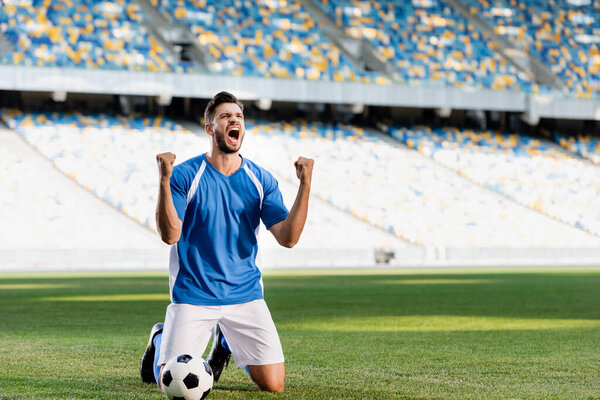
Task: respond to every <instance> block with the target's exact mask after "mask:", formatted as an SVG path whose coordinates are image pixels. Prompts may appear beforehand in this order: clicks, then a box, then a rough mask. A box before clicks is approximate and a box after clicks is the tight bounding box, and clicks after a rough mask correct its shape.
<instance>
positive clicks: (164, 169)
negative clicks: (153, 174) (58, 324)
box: [156, 152, 175, 179]
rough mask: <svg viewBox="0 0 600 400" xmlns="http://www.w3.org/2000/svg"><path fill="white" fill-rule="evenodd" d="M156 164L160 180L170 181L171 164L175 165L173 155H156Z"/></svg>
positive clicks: (167, 153)
mask: <svg viewBox="0 0 600 400" xmlns="http://www.w3.org/2000/svg"><path fill="white" fill-rule="evenodd" d="M156 163H157V164H158V173H159V175H160V178H161V179H171V174H172V173H173V164H174V163H175V154H173V153H169V152H166V153H161V154H157V155H156Z"/></svg>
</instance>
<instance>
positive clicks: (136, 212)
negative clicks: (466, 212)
mask: <svg viewBox="0 0 600 400" xmlns="http://www.w3.org/2000/svg"><path fill="white" fill-rule="evenodd" d="M1 118H2V120H3V121H4V122H5V123H6V124H7V125H8V126H9V127H10V128H11V129H13V130H15V131H16V132H18V133H19V134H20V135H21V136H22V137H23V138H24V139H25V140H26V141H27V142H29V143H30V144H31V145H32V146H34V147H35V148H36V149H37V150H38V151H40V152H41V153H42V154H43V155H45V156H46V157H47V158H48V159H50V160H51V161H52V162H53V163H54V165H55V166H56V167H57V168H58V169H59V170H60V171H62V172H63V173H64V174H66V175H67V176H70V177H71V178H73V179H74V180H76V181H77V182H79V183H80V184H81V185H83V186H84V187H85V188H87V189H88V190H90V191H91V192H93V193H95V194H96V195H97V196H98V197H100V198H102V199H104V200H105V201H107V202H108V203H109V204H112V205H113V206H114V207H116V208H117V209H119V210H121V211H122V212H124V213H125V214H127V215H128V216H130V217H131V218H133V219H135V220H136V221H138V222H140V223H142V224H144V225H146V226H148V227H150V228H151V229H155V227H156V224H155V221H154V212H155V207H156V197H157V194H158V191H157V170H156V161H155V155H156V154H158V153H160V152H164V151H172V152H174V153H175V154H176V155H177V162H181V161H184V160H186V159H188V158H191V157H193V156H196V155H198V154H201V153H203V152H205V151H206V150H208V149H209V142H208V136H207V135H206V134H201V135H197V134H192V133H191V132H190V131H189V130H187V129H185V128H183V127H182V126H181V125H179V124H176V123H175V122H173V121H171V120H168V119H164V118H160V117H152V118H151V117H131V118H127V117H124V116H114V115H102V114H96V115H81V114H77V113H73V114H65V113H23V112H20V111H16V110H3V111H2V112H1ZM252 141H253V139H248V140H246V143H252ZM246 143H245V144H244V146H245V145H246ZM244 154H249V157H250V158H254V157H255V156H258V154H255V153H254V152H252V151H250V150H248V153H246V152H244ZM286 168H287V169H289V170H290V171H291V172H293V171H294V167H293V165H292V164H291V163H289V164H287V165H286ZM281 188H282V193H283V196H284V200H285V201H286V204H287V205H288V207H291V205H292V204H293V200H294V198H295V194H296V193H295V192H296V190H297V180H294V181H293V182H285V181H282V182H281ZM306 230H307V234H306V235H303V238H302V241H301V243H299V245H298V247H299V248H320V249H327V248H345V249H349V248H371V249H372V248H375V247H383V248H390V247H392V248H400V247H405V246H406V245H407V244H406V243H405V242H404V241H402V240H401V239H399V238H397V237H394V236H393V235H391V234H389V233H386V232H383V231H381V230H379V229H377V228H375V227H372V226H369V225H368V224H365V223H364V222H361V221H359V220H357V219H355V218H352V217H350V216H348V215H347V214H346V213H345V212H343V211H340V210H336V209H335V208H333V207H332V206H328V205H326V204H324V203H323V202H319V201H318V200H316V201H315V202H313V203H312V204H311V212H310V215H309V220H308V223H307V227H306ZM262 236H266V238H264V240H263V242H264V243H265V245H266V246H267V247H278V245H277V244H276V243H275V242H274V240H273V239H272V238H270V237H269V236H270V235H262Z"/></svg>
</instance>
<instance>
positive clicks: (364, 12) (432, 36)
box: [318, 0, 532, 91]
mask: <svg viewBox="0 0 600 400" xmlns="http://www.w3.org/2000/svg"><path fill="white" fill-rule="evenodd" d="M318 3H319V4H320V5H321V6H322V8H323V9H324V10H325V11H326V12H327V13H328V14H329V16H330V17H331V18H332V19H333V20H334V21H335V22H336V23H337V24H338V26H340V27H342V28H344V29H345V31H346V34H347V35H348V36H351V37H354V38H364V39H366V40H368V41H369V42H370V43H371V44H372V45H373V47H374V48H375V49H376V51H377V52H378V53H379V55H380V56H381V57H382V58H383V59H385V60H387V62H390V63H393V65H394V66H395V67H396V68H397V69H398V71H399V73H400V74H401V79H402V80H404V81H405V82H407V83H410V84H413V83H416V84H423V83H426V84H433V85H435V84H438V85H454V86H475V87H484V88H492V89H510V90H522V91H531V90H532V83H531V81H530V79H529V78H528V77H527V76H526V75H525V74H522V73H520V72H519V71H518V70H517V69H516V68H515V67H513V66H512V65H510V64H509V63H508V62H507V61H506V60H505V59H503V58H502V57H500V56H499V55H498V54H497V53H495V52H494V49H495V46H494V44H493V43H492V42H491V41H490V40H488V38H487V37H486V35H483V34H481V33H480V32H478V31H477V30H476V29H475V28H474V27H473V25H471V24H470V23H469V22H468V21H467V19H465V18H464V17H463V16H461V15H460V14H459V13H458V12H456V11H455V10H453V9H452V8H451V7H450V5H449V4H447V3H445V2H444V0H423V1H416V0H415V1H404V0H392V1H377V0H365V1H353V0H320V1H319V2H318Z"/></svg>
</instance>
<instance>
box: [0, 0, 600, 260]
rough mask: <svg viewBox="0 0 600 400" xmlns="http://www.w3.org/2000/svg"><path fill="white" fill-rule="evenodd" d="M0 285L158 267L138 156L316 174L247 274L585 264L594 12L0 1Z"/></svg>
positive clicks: (146, 181) (569, 2)
mask: <svg viewBox="0 0 600 400" xmlns="http://www.w3.org/2000/svg"><path fill="white" fill-rule="evenodd" d="M0 4H1V7H0V170H1V176H2V179H1V180H0V224H1V226H2V229H1V230H0V270H6V271H8V270H11V271H12V270H25V269H27V270H31V269H34V270H41V269H82V268H166V265H167V260H168V256H167V254H168V249H167V246H166V245H164V244H162V243H161V242H160V239H159V237H158V235H157V234H155V233H154V231H155V223H154V207H155V202H156V196H157V168H156V165H155V158H154V157H155V154H156V153H158V152H162V151H172V152H174V153H176V154H177V160H178V161H183V160H185V159H187V158H189V157H191V156H194V155H197V154H200V153H202V152H204V151H206V150H207V149H208V138H207V136H206V134H205V133H204V129H203V126H202V123H203V121H202V112H203V110H204V107H205V105H206V103H207V101H208V99H209V98H210V97H212V96H213V95H214V94H215V93H217V92H218V91H220V90H228V91H231V92H232V93H234V94H236V95H237V96H238V97H239V98H240V99H241V100H242V101H244V102H245V104H246V105H247V109H246V118H247V133H246V140H245V143H244V147H243V152H242V153H243V154H244V155H245V156H247V157H248V158H251V159H254V160H255V161H257V162H258V163H259V164H261V165H263V166H264V167H266V168H267V169H269V170H270V171H272V172H273V173H274V175H275V176H276V177H277V178H278V180H279V182H280V186H281V189H282V192H283V194H284V197H285V199H286V203H287V204H288V205H289V206H291V203H292V201H293V198H294V195H295V190H296V178H295V176H294V170H293V167H292V162H293V161H294V160H295V159H296V158H297V156H298V155H304V156H307V157H312V158H314V159H315V161H316V167H315V168H316V169H315V173H314V174H315V176H314V180H313V189H312V200H311V209H310V214H309V221H308V225H307V227H306V230H305V234H304V235H303V238H302V240H301V242H300V243H299V245H298V246H297V247H296V248H294V249H292V250H287V249H281V248H278V246H277V245H276V243H275V242H274V240H273V239H272V238H271V236H270V235H268V234H266V231H265V230H264V227H263V230H262V232H263V235H262V237H261V242H262V259H263V265H264V266H265V267H310V266H338V265H340V266H371V265H376V264H381V265H409V266H422V265H425V266H429V265H431V266H440V265H461V266H469V265H577V264H578V265H584V264H598V263H600V246H599V245H600V196H599V193H600V165H599V164H600V137H599V135H600V122H599V121H600V51H599V49H600V1H597V0H523V1H516V0H392V1H383V0H362V1H359V0H258V1H249V0H173V1H171V0H127V1H126V0H111V1H87V0H1V1H0Z"/></svg>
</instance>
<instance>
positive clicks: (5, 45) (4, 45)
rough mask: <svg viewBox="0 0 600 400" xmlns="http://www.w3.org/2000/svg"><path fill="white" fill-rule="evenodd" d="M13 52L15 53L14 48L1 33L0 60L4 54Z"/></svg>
mask: <svg viewBox="0 0 600 400" xmlns="http://www.w3.org/2000/svg"><path fill="white" fill-rule="evenodd" d="M13 51H15V48H14V46H13V45H12V44H11V43H10V42H9V41H8V39H7V38H6V36H4V33H2V32H1V31H0V58H1V56H2V54H3V53H12V52H13Z"/></svg>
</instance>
